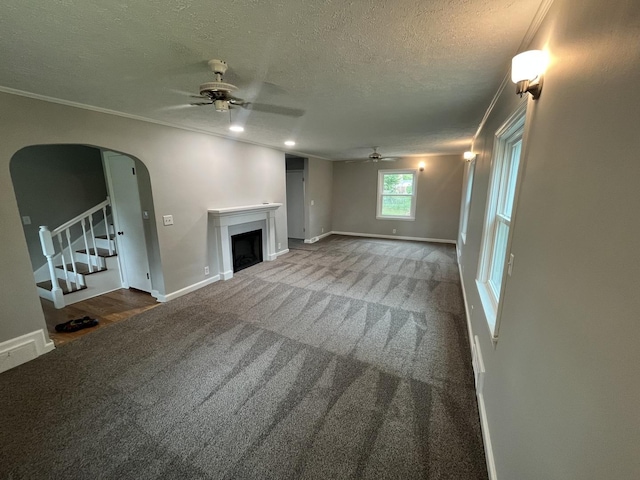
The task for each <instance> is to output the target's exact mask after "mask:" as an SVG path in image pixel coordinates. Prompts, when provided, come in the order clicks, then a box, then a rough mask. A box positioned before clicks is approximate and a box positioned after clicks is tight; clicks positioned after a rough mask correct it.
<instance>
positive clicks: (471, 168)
mask: <svg viewBox="0 0 640 480" xmlns="http://www.w3.org/2000/svg"><path fill="white" fill-rule="evenodd" d="M475 172H476V160H475V158H474V159H473V160H471V161H470V162H468V163H467V176H466V178H465V182H464V197H463V198H464V203H463V204H462V220H461V222H460V237H461V238H462V243H463V244H466V243H467V228H468V226H469V211H470V210H471V193H472V192H473V177H474V175H475Z"/></svg>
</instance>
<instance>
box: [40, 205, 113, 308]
mask: <svg viewBox="0 0 640 480" xmlns="http://www.w3.org/2000/svg"><path fill="white" fill-rule="evenodd" d="M109 206H111V200H110V199H109V197H107V199H106V200H105V201H104V202H101V203H99V204H98V205H96V206H95V207H91V208H90V209H89V210H87V211H86V212H83V213H81V214H80V215H78V216H76V217H74V218H72V219H71V220H69V221H68V222H65V223H63V224H62V225H60V226H59V227H57V228H54V229H53V230H49V227H47V226H46V225H41V226H40V232H39V233H40V244H41V245H42V253H43V254H44V256H45V257H47V263H48V265H49V275H50V276H51V285H52V290H51V293H52V294H53V298H54V304H55V305H56V307H57V308H61V307H58V303H57V302H56V299H57V298H58V297H60V302H62V306H64V301H63V300H62V289H61V288H60V285H59V284H58V278H57V276H56V271H55V269H56V265H55V263H54V257H55V255H56V252H55V247H54V245H53V239H54V238H57V239H58V243H59V245H60V256H61V257H62V265H61V267H62V269H63V271H64V280H65V282H66V284H67V290H68V291H73V290H80V285H79V282H78V269H77V266H76V259H75V256H74V252H73V250H74V249H73V246H72V240H71V227H73V226H75V225H77V224H80V226H81V227H82V238H83V242H84V247H85V251H86V252H87V264H88V268H89V273H92V272H93V271H94V267H96V268H97V266H94V265H93V263H94V262H93V261H92V259H91V256H92V255H94V256H97V254H98V248H97V247H96V234H95V228H94V222H93V216H94V214H95V213H97V212H100V211H102V218H103V219H104V228H105V233H106V236H107V243H108V245H109V247H108V248H109V255H113V246H112V245H111V242H110V241H109V239H110V238H111V237H110V233H109V224H108V222H107V207H109ZM87 222H88V224H89V232H87ZM64 240H66V243H67V245H66V247H65V245H64ZM90 242H91V243H90ZM90 245H91V247H93V254H92V253H91V250H90V248H89V246H90ZM65 250H67V251H68V256H69V261H70V262H71V270H72V271H73V275H74V279H75V288H73V284H72V282H71V278H70V273H71V272H70V271H69V268H68V263H67V255H65Z"/></svg>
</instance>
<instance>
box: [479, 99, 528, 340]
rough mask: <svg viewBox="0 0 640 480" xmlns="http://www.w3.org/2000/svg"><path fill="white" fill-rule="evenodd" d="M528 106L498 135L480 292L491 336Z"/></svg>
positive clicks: (495, 327)
mask: <svg viewBox="0 0 640 480" xmlns="http://www.w3.org/2000/svg"><path fill="white" fill-rule="evenodd" d="M525 113H526V103H524V104H523V105H521V107H520V108H518V110H517V111H516V113H515V114H514V115H513V116H512V117H511V119H509V120H508V121H507V122H506V123H505V125H504V126H503V127H502V128H501V129H500V130H499V131H498V132H497V133H496V141H495V147H494V157H493V162H492V167H491V179H490V186H489V197H488V199H487V211H486V215H485V225H484V230H483V232H482V249H481V254H480V265H479V268H478V272H479V276H478V279H477V284H478V291H479V293H480V299H481V300H482V306H483V308H484V311H485V315H486V317H487V321H488V322H489V327H490V329H491V333H492V335H493V337H494V339H495V338H497V336H498V323H499V322H498V311H499V305H500V295H501V293H502V289H503V288H502V287H503V284H504V279H505V276H506V269H505V267H506V266H507V264H508V262H507V255H508V244H509V233H510V230H511V217H512V215H513V213H514V205H513V203H514V199H515V194H516V186H517V183H518V171H519V168H520V154H521V152H522V135H523V132H524V120H525Z"/></svg>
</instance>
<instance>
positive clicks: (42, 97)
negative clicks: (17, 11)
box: [0, 85, 328, 160]
mask: <svg viewBox="0 0 640 480" xmlns="http://www.w3.org/2000/svg"><path fill="white" fill-rule="evenodd" d="M0 92H2V93H7V94H9V95H16V96H19V97H26V98H32V99H34V100H40V101H43V102H49V103H56V104H58V105H64V106H66V107H72V108H80V109H82V110H89V111H92V112H97V113H102V114H105V115H114V116H116V117H122V118H127V119H129V120H137V121H139V122H144V123H152V124H154V125H161V126H163V127H169V128H176V129H178V130H184V131H187V132H194V133H200V134H203V135H208V136H211V137H216V138H223V139H225V140H231V141H233V142H238V143H246V144H249V145H255V146H257V147H263V148H268V149H270V150H275V151H278V152H282V153H294V154H295V155H299V156H304V157H314V158H320V159H322V160H328V159H327V158H323V157H320V156H318V155H310V154H307V153H303V152H293V151H291V150H285V149H282V148H277V147H273V146H271V145H266V144H264V143H260V142H254V141H250V140H246V139H239V138H237V137H232V136H227V135H222V134H219V133H214V132H210V131H207V130H202V129H200V128H195V127H186V126H184V125H178V124H175V123H170V122H163V121H162V120H155V119H153V118H148V117H142V116H139V115H133V114H130V113H125V112H119V111H117V110H110V109H108V108H102V107H96V106H93V105H87V104H86V103H79V102H73V101H71V100H64V99H62V98H56V97H49V96H47V95H40V94H38V93H32V92H27V91H24V90H18V89H16V88H11V87H5V86H2V85H0Z"/></svg>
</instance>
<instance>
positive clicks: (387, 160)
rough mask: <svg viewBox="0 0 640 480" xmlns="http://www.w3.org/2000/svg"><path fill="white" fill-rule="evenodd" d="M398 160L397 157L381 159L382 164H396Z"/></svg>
mask: <svg viewBox="0 0 640 480" xmlns="http://www.w3.org/2000/svg"><path fill="white" fill-rule="evenodd" d="M397 159H398V158H397V157H382V158H381V159H380V161H381V162H395V161H396V160H397Z"/></svg>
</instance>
